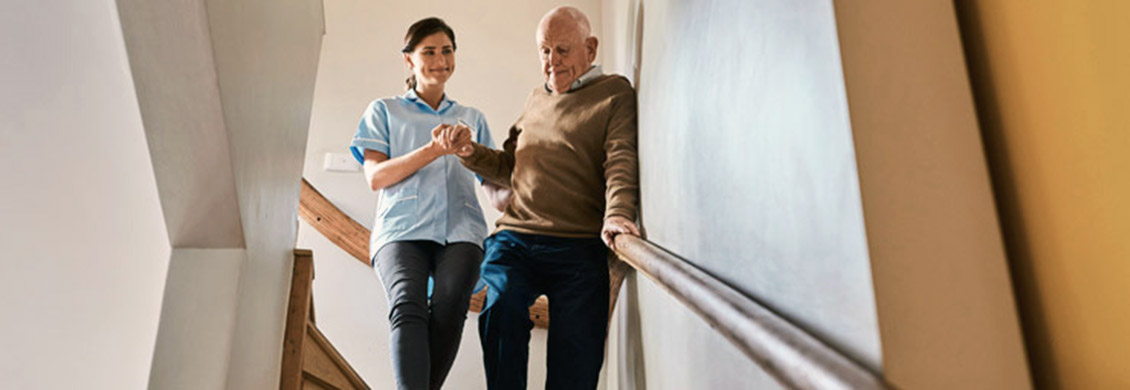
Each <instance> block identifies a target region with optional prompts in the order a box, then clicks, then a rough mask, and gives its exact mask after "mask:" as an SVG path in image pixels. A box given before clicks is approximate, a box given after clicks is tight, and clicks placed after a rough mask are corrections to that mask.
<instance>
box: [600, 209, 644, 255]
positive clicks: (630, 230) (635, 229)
mask: <svg viewBox="0 0 1130 390" xmlns="http://www.w3.org/2000/svg"><path fill="white" fill-rule="evenodd" d="M618 234H631V235H633V236H636V237H639V236H640V228H639V226H636V223H635V222H632V221H629V220H628V219H627V218H624V217H621V216H619V215H613V216H611V217H608V218H605V219H604V227H603V228H602V229H600V239H602V240H604V245H607V246H608V247H609V248H612V240H613V239H614V238H616V235H618Z"/></svg>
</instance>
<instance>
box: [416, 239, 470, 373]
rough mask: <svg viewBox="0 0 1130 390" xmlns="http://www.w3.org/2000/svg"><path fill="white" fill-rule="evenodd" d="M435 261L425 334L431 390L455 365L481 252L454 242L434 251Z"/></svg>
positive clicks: (462, 243) (464, 244) (464, 243)
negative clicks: (428, 352) (426, 337)
mask: <svg viewBox="0 0 1130 390" xmlns="http://www.w3.org/2000/svg"><path fill="white" fill-rule="evenodd" d="M435 259H436V267H435V276H434V279H435V289H434V290H432V313H431V321H430V322H429V323H428V325H429V326H428V331H429V334H430V336H431V338H430V341H431V356H432V365H431V388H432V389H439V388H440V386H442V385H443V381H444V379H445V378H447V373H448V371H450V370H451V364H452V363H454V362H455V354H456V353H458V352H459V341H460V340H461V339H462V337H463V323H464V322H466V320H467V307H468V306H469V305H470V303H471V292H472V291H471V289H472V288H474V287H475V282H477V281H478V280H479V264H480V263H482V261H483V250H482V249H479V247H478V246H476V245H474V244H471V243H466V242H458V243H453V244H448V245H447V246H446V247H443V248H442V249H440V250H438V251H437V252H436V258H435Z"/></svg>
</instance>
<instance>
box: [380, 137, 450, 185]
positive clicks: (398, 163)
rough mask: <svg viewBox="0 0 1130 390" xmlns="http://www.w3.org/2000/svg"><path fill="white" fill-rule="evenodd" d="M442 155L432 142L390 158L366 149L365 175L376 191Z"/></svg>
mask: <svg viewBox="0 0 1130 390" xmlns="http://www.w3.org/2000/svg"><path fill="white" fill-rule="evenodd" d="M443 155H444V153H443V150H442V148H441V147H440V146H439V145H436V144H435V143H434V142H429V143H427V144H426V145H424V146H421V147H420V148H418V149H416V150H413V151H411V152H409V153H408V154H405V155H403V156H397V157H396V158H391V159H390V158H388V156H385V155H384V153H381V152H377V151H373V150H366V151H365V177H366V178H368V180H369V188H370V189H372V190H373V191H376V190H379V189H382V188H385V187H388V186H391V185H393V184H396V183H399V182H400V181H401V180H404V178H406V177H408V176H410V175H412V174H413V173H416V171H419V170H420V169H421V168H423V167H424V166H426V165H428V164H430V163H431V162H432V161H435V159H437V158H439V157H441V156H443Z"/></svg>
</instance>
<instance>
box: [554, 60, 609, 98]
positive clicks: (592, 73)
mask: <svg viewBox="0 0 1130 390" xmlns="http://www.w3.org/2000/svg"><path fill="white" fill-rule="evenodd" d="M603 75H604V71H603V70H601V68H600V65H593V66H591V67H589V71H588V72H585V74H583V75H581V77H578V78H577V79H576V80H573V84H570V85H569V90H568V91H566V92H573V91H575V90H577V88H580V87H583V86H585V84H588V83H589V82H590V81H593V80H596V78H597V77H600V76H603ZM544 86H545V91H546V92H550V93H552V92H553V91H552V90H550V89H549V84H545V85H544Z"/></svg>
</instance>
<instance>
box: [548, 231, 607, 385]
mask: <svg viewBox="0 0 1130 390" xmlns="http://www.w3.org/2000/svg"><path fill="white" fill-rule="evenodd" d="M552 245H553V246H556V247H558V248H559V249H558V250H553V251H539V252H538V253H537V256H539V266H541V267H543V268H542V269H545V270H552V271H547V276H546V278H547V281H546V285H547V293H546V295H547V296H548V298H549V321H550V322H549V342H548V344H549V346H548V356H547V362H546V364H547V365H548V373H547V377H546V384H545V388H546V389H549V390H559V389H584V390H592V389H595V388H596V385H597V381H598V380H599V377H600V366H601V364H602V363H603V362H604V340H605V336H606V334H607V333H608V290H609V286H608V283H609V282H608V278H609V276H608V260H607V256H608V249H607V247H605V246H604V243H603V242H601V241H600V239H599V238H593V239H558V240H556V241H555V242H554V244H552Z"/></svg>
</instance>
